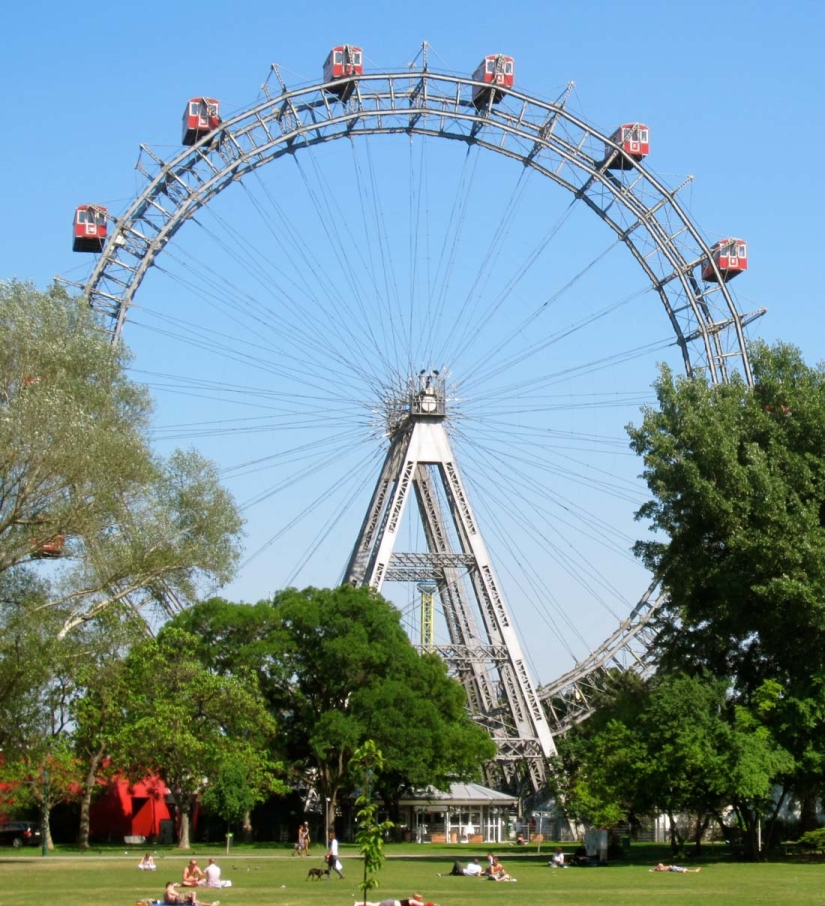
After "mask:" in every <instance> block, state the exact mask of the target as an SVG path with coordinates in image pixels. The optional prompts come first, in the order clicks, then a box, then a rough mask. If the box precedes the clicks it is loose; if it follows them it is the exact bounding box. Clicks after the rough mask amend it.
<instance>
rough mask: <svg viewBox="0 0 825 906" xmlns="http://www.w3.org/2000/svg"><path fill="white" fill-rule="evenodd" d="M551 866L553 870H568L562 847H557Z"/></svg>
mask: <svg viewBox="0 0 825 906" xmlns="http://www.w3.org/2000/svg"><path fill="white" fill-rule="evenodd" d="M550 866H551V867H552V868H567V866H566V865H565V864H564V850H563V849H562V848H561V847H560V846H557V847H556V851H555V852H554V853H553V858H552V859H551V860H550Z"/></svg>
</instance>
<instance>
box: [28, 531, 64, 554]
mask: <svg viewBox="0 0 825 906" xmlns="http://www.w3.org/2000/svg"><path fill="white" fill-rule="evenodd" d="M65 546H66V536H65V535H55V536H54V538H51V539H49V540H48V541H44V542H43V543H42V544H38V545H35V548H34V550H33V551H32V557H33V558H34V559H35V560H39V559H51V558H54V557H62V556H63V548H64V547H65Z"/></svg>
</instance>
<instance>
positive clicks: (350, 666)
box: [174, 586, 495, 814]
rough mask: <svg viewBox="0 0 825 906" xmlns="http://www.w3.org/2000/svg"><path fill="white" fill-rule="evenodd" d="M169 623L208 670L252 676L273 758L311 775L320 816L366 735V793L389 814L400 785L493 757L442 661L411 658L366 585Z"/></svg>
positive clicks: (443, 778)
mask: <svg viewBox="0 0 825 906" xmlns="http://www.w3.org/2000/svg"><path fill="white" fill-rule="evenodd" d="M174 622H175V625H179V626H181V627H183V628H185V629H187V630H188V631H189V632H191V633H192V634H193V635H195V636H196V637H197V638H198V639H199V643H198V644H199V648H198V650H199V652H200V656H201V657H202V658H204V660H205V663H208V664H209V665H210V666H211V667H213V668H214V669H217V670H221V671H228V672H233V671H235V670H246V669H254V670H256V671H257V672H258V674H259V676H260V681H261V688H262V689H263V690H264V693H265V694H266V696H267V699H268V701H269V703H270V707H271V709H272V711H273V713H274V714H276V715H278V717H279V721H280V722H281V724H282V728H283V731H284V732H283V733H282V734H280V736H279V741H280V743H281V744H282V746H283V749H282V753H283V757H284V760H285V761H287V762H288V763H289V764H290V765H291V766H292V767H293V768H294V769H295V770H297V771H299V772H301V773H303V774H304V775H305V776H306V777H307V778H313V782H314V783H315V784H316V786H317V789H318V792H319V795H320V797H321V801H322V802H324V803H325V804H326V803H327V800H328V801H329V804H328V808H329V809H330V814H333V813H334V811H333V810H334V808H335V803H336V801H337V798H338V796H339V794H340V793H341V791H347V790H349V789H350V788H351V787H352V785H353V783H354V782H355V781H354V780H353V779H352V778H351V777H350V774H349V763H350V760H351V758H352V755H353V753H354V752H355V750H356V749H357V748H358V747H359V746H361V745H362V744H364V743H365V742H366V740H367V739H372V740H374V741H375V744H376V745H378V746H379V748H380V749H381V750H382V752H383V767H382V770H381V771H380V772H377V773H376V777H375V787H376V789H378V790H380V792H381V795H382V796H383V797H384V799H385V800H386V802H387V803H388V805H390V806H392V804H393V803H394V802H395V801H397V798H398V794H399V793H400V792H401V791H402V790H403V789H404V787H406V786H409V785H411V784H412V785H425V784H427V783H433V784H435V785H437V786H440V787H442V788H444V787H445V786H446V785H447V784H448V783H449V781H450V780H451V779H470V778H475V777H477V776H478V774H479V772H480V767H481V765H483V764H484V762H486V761H488V760H490V759H491V758H492V757H493V756H494V755H495V746H494V744H493V743H492V742H491V740H490V738H489V736H488V735H487V734H486V732H485V731H484V730H483V729H482V728H480V727H479V726H477V725H476V724H474V723H473V722H472V721H471V720H470V718H469V716H468V715H467V711H466V702H465V698H464V692H463V690H462V689H461V687H460V686H459V685H458V684H457V683H456V682H455V681H454V680H453V679H451V678H450V677H448V675H447V672H446V669H445V667H444V664H443V663H442V662H441V661H440V660H439V659H438V658H437V657H435V656H430V655H426V656H423V657H422V656H419V655H418V653H417V652H416V651H415V649H414V648H413V646H412V645H411V643H410V641H409V639H408V637H407V635H406V633H405V632H404V630H403V628H402V627H401V624H400V615H399V613H398V611H397V609H396V608H395V607H393V606H392V604H390V603H389V602H388V601H386V600H385V599H384V598H382V597H381V596H380V595H378V594H376V593H375V592H374V591H372V590H370V589H366V588H352V587H350V586H342V587H341V588H336V589H316V588H307V589H304V590H303V591H297V590H296V589H287V590H286V591H283V592H280V593H278V594H277V595H275V597H274V599H273V601H272V602H261V603H259V604H256V605H254V606H248V605H235V604H230V603H228V602H226V601H223V600H221V599H211V600H209V601H206V602H204V603H203V604H201V605H197V606H196V607H194V608H191V609H190V610H188V611H186V612H185V613H183V614H181V615H180V616H179V617H176V619H175V621H174Z"/></svg>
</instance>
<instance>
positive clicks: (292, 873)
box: [0, 845, 825, 906]
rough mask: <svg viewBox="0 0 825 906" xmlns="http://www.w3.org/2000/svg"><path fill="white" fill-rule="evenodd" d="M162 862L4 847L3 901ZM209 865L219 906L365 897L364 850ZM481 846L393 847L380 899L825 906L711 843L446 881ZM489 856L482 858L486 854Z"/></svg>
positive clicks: (484, 904) (522, 857) (129, 892)
mask: <svg viewBox="0 0 825 906" xmlns="http://www.w3.org/2000/svg"><path fill="white" fill-rule="evenodd" d="M153 852H154V853H155V861H156V862H157V864H158V870H157V871H156V872H154V873H152V874H151V875H150V876H148V877H147V874H148V873H144V872H139V871H138V870H137V868H136V865H137V862H138V860H139V858H140V856H141V855H142V852H141V851H139V850H136V849H133V848H130V849H129V851H128V855H127V854H126V853H125V851H124V850H111V849H105V850H93V851H92V852H90V853H88V854H83V855H81V854H78V853H72V852H71V851H66V850H63V851H61V852H59V853H57V854H52V855H49V856H48V857H46V858H43V857H41V856H40V855H39V851H33V852H32V851H29V852H25V853H22V854H21V853H18V852H13V851H11V850H7V851H2V852H0V906H24V904H31V903H34V902H44V903H47V904H49V906H134V903H135V901H136V900H138V899H143V898H148V897H151V898H153V899H154V898H158V897H160V896H161V895H162V893H163V887H164V882H165V881H167V880H169V879H174V880H179V879H180V876H181V872H182V870H183V865H184V862H185V860H186V859H187V858H189V856H188V855H183V854H180V853H178V852H177V851H175V850H171V849H154V850H153ZM193 852H194V855H195V856H196V857H197V858H198V860H199V862H200V864H201V865H203V864H205V862H206V859H207V858H208V856H209V855H215V856H216V857H217V859H218V863H219V864H220V865H221V867H222V869H223V876H224V877H225V878H230V879H231V880H232V881H233V887H232V888H230V889H226V890H221V891H206V890H202V891H200V892H199V896H201V897H202V898H203V899H204V900H205V901H207V902H211V901H212V900H214V899H220V902H221V906H322V904H323V906H327V904H329V906H352V904H353V902H354V900H355V899H356V898H357V896H358V880H359V878H360V874H361V871H362V869H361V863H360V862H359V861H358V858H357V854H356V852H355V850H354V849H352V848H349V849H348V848H347V847H342V857H343V861H344V871H345V875H346V877H345V880H343V881H340V880H338V879H337V878H335V876H334V875H333V879H332V880H331V881H320V882H317V881H307V880H306V874H307V869H308V868H310V867H313V866H319V867H320V866H322V864H323V863H322V860H321V855H322V853H321V851H320V850H318V851H317V852H316V854H315V855H313V856H310V857H309V858H306V859H300V858H293V857H292V856H291V854H290V852H289V850H287V849H276V848H270V849H263V848H252V847H249V848H246V847H242V846H239V847H237V848H236V849H234V850H233V851H232V853H231V854H230V855H228V856H226V855H223V854H222V853H221V851H220V850H219V849H217V848H212V849H210V848H208V847H205V846H201V847H195V848H194V850H193ZM484 852H485V851H484V850H483V849H481V848H478V849H474V848H472V847H461V848H460V849H458V848H456V847H454V846H452V847H451V846H443V847H440V846H427V847H420V846H418V847H416V846H414V845H413V846H405V845H399V846H391V847H388V860H387V863H386V865H385V867H384V869H383V870H382V871H381V873H380V886H379V888H378V889H377V890H376V891H373V892H372V894H371V895H370V898H371V899H372V900H380V899H382V898H385V897H386V898H388V897H406V896H410V895H412V894H413V893H415V892H420V893H421V894H423V895H424V898H425V899H427V900H433V901H435V902H436V903H439V904H441V906H499V904H501V906H503V904H507V906H511V904H514V906H550V904H556V903H558V904H563V906H594V904H610V906H640V904H644V906H659V904H667V906H688V904H698V903H703V904H707V903H713V904H720V906H725V904H729V903H730V904H739V903H742V904H744V903H747V904H755V903H765V904H776V906H781V904H786V903H787V904H794V906H808V904H817V906H825V864H823V863H806V862H788V861H786V862H777V863H763V864H759V865H748V864H742V863H735V862H727V861H724V859H719V858H717V857H716V856H715V854H714V853H713V852H712V851H711V852H710V853H708V858H707V859H706V860H703V861H701V862H699V863H697V864H701V865H702V872H701V873H699V874H652V873H650V872H649V871H648V869H649V868H650V867H651V865H652V864H654V863H655V862H656V861H658V860H659V859H660V858H666V850H664V849H662V848H661V847H658V848H653V847H646V846H641V845H640V846H634V847H633V848H632V850H631V853H630V856H629V858H628V859H627V860H624V861H621V862H616V863H614V864H612V865H610V866H607V867H604V868H570V869H565V870H558V869H551V868H548V867H547V859H548V858H549V849H548V850H547V851H545V852H543V853H542V854H541V855H536V854H535V852H529V853H528V852H525V851H524V850H522V849H518V850H516V849H515V848H506V847H505V848H504V849H502V850H499V857H500V859H501V861H502V863H503V864H504V865H505V867H506V868H507V869H508V870H509V871H510V872H511V874H512V876H513V877H515V878H516V879H517V882H516V883H515V884H494V883H492V882H488V881H483V880H478V879H476V878H463V877H460V878H459V877H456V878H453V877H446V876H445V877H438V872H447V871H449V870H450V867H451V866H452V862H453V859H454V858H460V859H461V860H462V862H466V861H467V860H468V859H469V858H471V857H472V856H479V857H483V855H484ZM482 861H483V858H482Z"/></svg>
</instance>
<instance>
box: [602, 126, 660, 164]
mask: <svg viewBox="0 0 825 906" xmlns="http://www.w3.org/2000/svg"><path fill="white" fill-rule="evenodd" d="M610 141H611V142H615V143H616V144H617V145H618V146H619V147H620V148H621V149H622V151H624V154H616V152H615V151H614V150H613V148H612V147H611V146H610V145H605V146H604V155H605V157H606V158H607V162H608V163H607V169H608V170H629V169H630V168H631V167H632V166H633V164H634V163H637V164H638V163H639V161H642V160H644V159H645V158H646V157H647V156H648V154H650V129H648V128H647V126H645V125H644V123H623V124H622V125H621V126H619V128H618V129H617V130H616V131H615V132H614V133H613V135H611V136H610ZM625 155H627V156H625ZM628 158H630V159H629V160H628Z"/></svg>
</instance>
